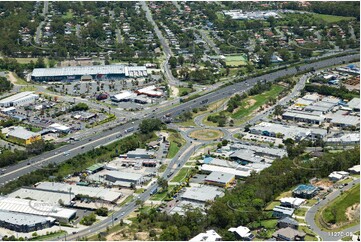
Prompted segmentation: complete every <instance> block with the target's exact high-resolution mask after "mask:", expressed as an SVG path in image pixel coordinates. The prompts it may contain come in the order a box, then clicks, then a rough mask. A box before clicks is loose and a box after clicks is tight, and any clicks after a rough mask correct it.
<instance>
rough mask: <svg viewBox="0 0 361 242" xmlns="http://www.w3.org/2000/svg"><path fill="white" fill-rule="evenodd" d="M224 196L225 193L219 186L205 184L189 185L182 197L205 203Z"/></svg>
mask: <svg viewBox="0 0 361 242" xmlns="http://www.w3.org/2000/svg"><path fill="white" fill-rule="evenodd" d="M222 196H224V193H223V192H222V191H221V190H220V189H219V188H217V187H213V186H207V185H205V186H201V187H187V188H186V191H185V192H184V193H183V194H182V195H181V196H180V197H181V199H182V200H185V201H190V202H197V203H205V202H207V201H214V199H216V198H217V197H222Z"/></svg>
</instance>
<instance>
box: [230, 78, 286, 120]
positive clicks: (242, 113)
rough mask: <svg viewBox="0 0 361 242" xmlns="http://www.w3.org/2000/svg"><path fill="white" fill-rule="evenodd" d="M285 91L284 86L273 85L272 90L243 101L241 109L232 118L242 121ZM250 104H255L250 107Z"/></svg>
mask: <svg viewBox="0 0 361 242" xmlns="http://www.w3.org/2000/svg"><path fill="white" fill-rule="evenodd" d="M283 89H284V87H282V86H278V85H273V86H272V89H271V90H269V91H267V92H264V93H262V94H258V95H255V96H250V97H247V98H246V99H245V100H243V101H242V103H241V106H240V108H238V110H237V111H236V112H235V113H233V114H232V116H231V117H232V118H234V119H242V118H244V117H247V116H248V115H250V114H251V113H252V112H253V111H255V110H256V109H257V108H259V107H260V106H262V105H264V104H265V103H266V102H267V101H268V100H269V98H271V97H273V98H274V97H277V96H278V95H279V94H280V93H281V92H282V90H283ZM250 102H254V103H253V105H250V104H249V103H250Z"/></svg>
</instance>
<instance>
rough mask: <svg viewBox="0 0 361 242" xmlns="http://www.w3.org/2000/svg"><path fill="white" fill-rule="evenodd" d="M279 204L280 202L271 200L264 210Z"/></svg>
mask: <svg viewBox="0 0 361 242" xmlns="http://www.w3.org/2000/svg"><path fill="white" fill-rule="evenodd" d="M279 205H281V202H278V201H273V202H271V203H270V204H268V205H267V207H266V208H265V210H272V209H274V207H276V206H279Z"/></svg>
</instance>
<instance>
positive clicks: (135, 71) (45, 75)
mask: <svg viewBox="0 0 361 242" xmlns="http://www.w3.org/2000/svg"><path fill="white" fill-rule="evenodd" d="M147 75H148V73H147V68H146V67H145V66H124V65H106V66H75V67H59V68H35V69H34V70H33V73H32V74H31V80H33V81H40V82H52V81H79V80H82V81H91V80H106V79H122V78H125V77H132V78H135V77H145V76H147Z"/></svg>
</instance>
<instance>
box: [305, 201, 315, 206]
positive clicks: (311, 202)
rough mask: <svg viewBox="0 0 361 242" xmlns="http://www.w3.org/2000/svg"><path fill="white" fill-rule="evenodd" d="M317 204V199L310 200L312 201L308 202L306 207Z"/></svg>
mask: <svg viewBox="0 0 361 242" xmlns="http://www.w3.org/2000/svg"><path fill="white" fill-rule="evenodd" d="M316 203H317V199H310V200H307V202H306V204H305V205H306V206H313V205H315V204H316Z"/></svg>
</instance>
